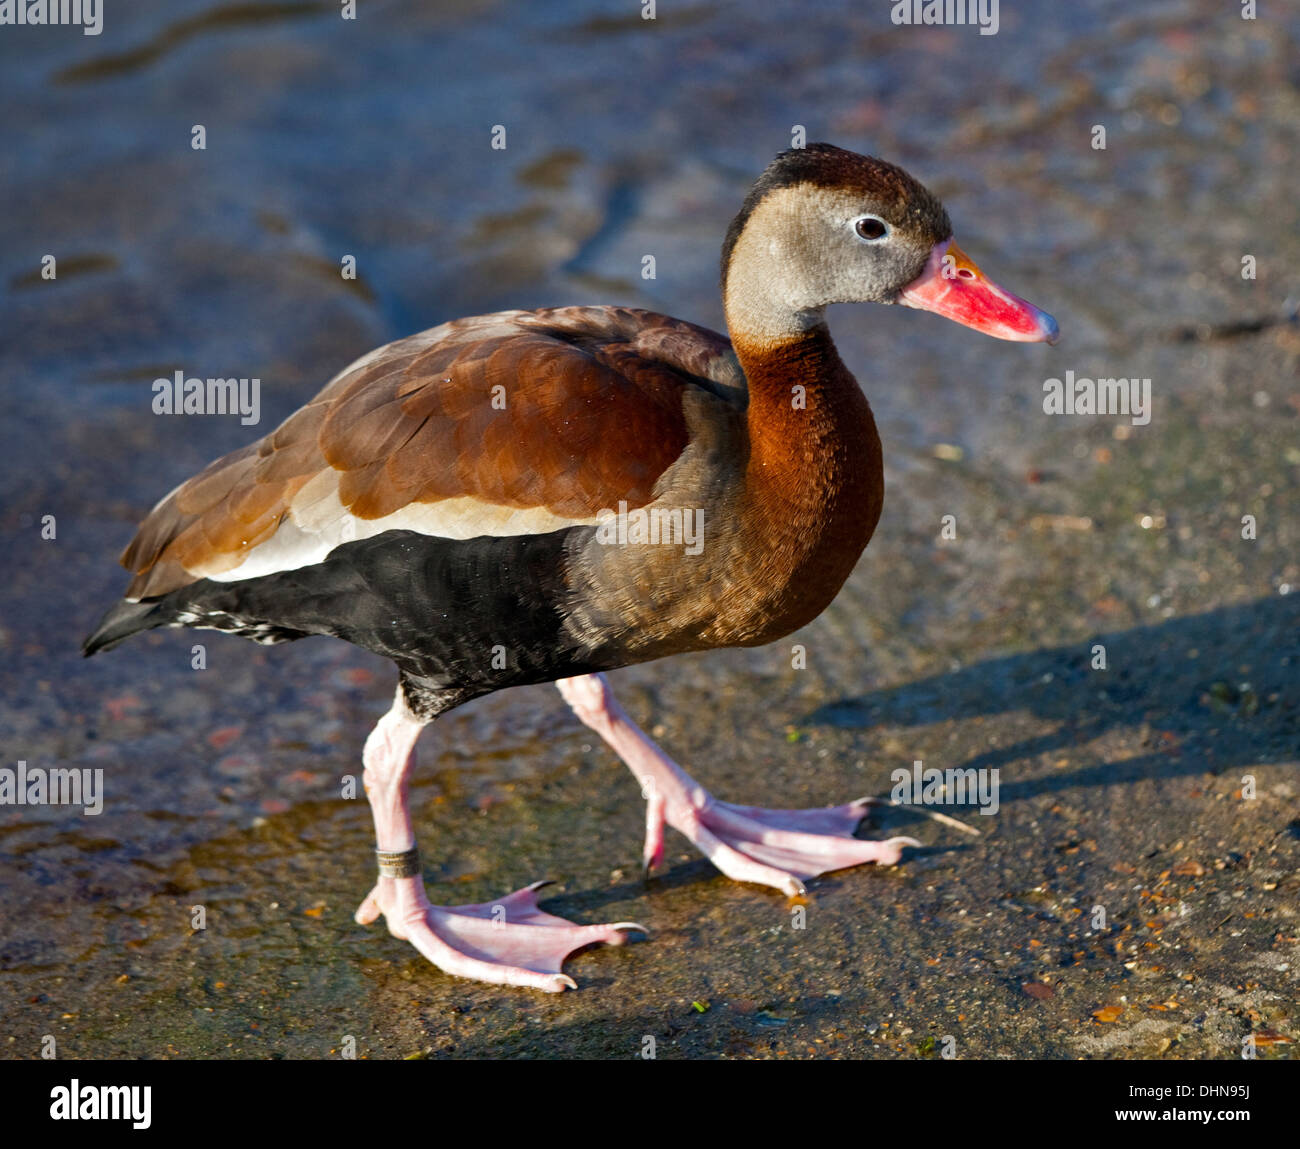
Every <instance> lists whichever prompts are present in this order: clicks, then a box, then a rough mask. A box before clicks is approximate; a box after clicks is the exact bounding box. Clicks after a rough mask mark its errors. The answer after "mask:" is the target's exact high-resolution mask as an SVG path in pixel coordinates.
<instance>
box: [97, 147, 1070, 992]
mask: <svg viewBox="0 0 1300 1149" xmlns="http://www.w3.org/2000/svg"><path fill="white" fill-rule="evenodd" d="M721 293H722V303H723V308H724V312H725V316H726V327H727V332H728V334H727V335H723V334H720V333H718V332H715V331H712V330H710V329H708V328H705V327H702V326H700V325H698V324H694V323H690V322H687V321H685V320H681V319H675V318H671V317H669V316H666V315H661V314H657V313H655V312H651V311H646V310H641V309H637V308H633V307H624V306H604V307H599V306H567V307H556V308H546V309H540V310H528V311H525V310H513V311H501V312H497V313H494V314H489V315H481V316H476V317H472V318H463V319H457V320H454V321H451V322H447V323H443V324H442V325H440V326H437V327H434V328H432V329H430V330H427V331H424V332H421V333H419V334H416V335H411V336H408V337H406V338H403V339H399V340H397V341H396V342H393V343H389V344H387V345H386V346H383V347H380V348H378V349H377V350H374V351H372V352H370V353H369V354H368V355H365V356H363V357H362V358H360V359H358V360H357V361H356V362H354V363H352V364H351V365H350V366H348V367H346V368H344V370H342V371H341V372H340V373H339V374H338V375H336V376H335V377H334V378H333V379H332V380H330V381H329V383H327V384H326V386H325V387H324V389H323V390H322V391H321V392H320V393H319V394H318V395H317V396H316V397H315V398H314V399H312V400H311V401H310V402H308V403H307V404H306V405H305V406H303V407H301V408H300V409H299V410H297V411H296V412H295V413H294V414H292V415H290V416H289V417H288V418H287V419H286V420H285V421H284V422H283V423H282V424H280V426H278V427H277V428H276V429H275V430H274V431H272V432H271V433H270V434H268V435H266V436H265V437H264V438H262V439H261V440H259V441H257V442H253V443H249V444H248V445H246V446H244V447H242V448H240V449H238V450H236V451H234V452H232V453H231V454H228V455H226V456H224V457H223V458H220V459H217V460H216V461H215V462H213V463H212V464H210V465H209V466H208V467H207V468H205V469H204V470H203V471H201V472H199V473H198V474H197V475H195V476H194V477H192V478H190V479H189V480H188V481H186V482H184V483H182V484H181V485H180V486H179V487H177V488H176V489H175V490H173V491H172V492H171V493H170V494H168V495H167V496H166V497H165V498H163V499H162V501H161V502H159V503H158V504H157V505H156V506H155V507H154V508H153V510H152V511H151V512H150V513H149V515H148V516H147V517H146V518H145V519H144V521H143V522H142V523H141V525H140V527H139V529H138V531H137V532H136V534H135V536H134V538H133V539H132V540H131V542H130V544H129V545H128V546H127V548H126V550H125V551H124V552H123V554H122V556H121V563H122V565H123V566H125V567H126V568H127V570H128V571H129V572H130V573H131V574H132V575H133V579H132V581H131V583H130V585H129V586H128V587H127V590H126V592H125V596H124V597H123V599H122V600H121V601H119V602H118V603H117V604H116V605H114V606H113V607H112V608H111V609H109V610H108V612H107V613H106V614H105V615H104V617H103V619H102V621H101V622H100V623H99V625H98V626H97V627H96V629H95V630H94V631H93V633H92V634H91V635H90V636H89V637H88V638H87V639H86V640H85V643H84V645H83V651H84V653H85V654H86V655H87V656H89V655H91V654H94V653H96V652H98V651H102V650H108V649H110V648H112V647H115V646H117V645H118V644H119V643H121V642H123V641H124V640H125V639H127V638H129V637H130V636H131V635H133V634H137V633H140V632H142V631H146V630H149V629H152V628H155V627H188V628H194V629H208V630H216V631H223V632H226V633H229V634H234V635H239V636H242V637H244V638H247V639H250V640H252V641H254V642H257V643H262V644H266V645H275V644H279V643H284V642H290V641H294V640H296V639H301V638H305V637H308V636H312V635H329V636H333V637H335V638H340V639H343V640H345V641H347V642H350V643H353V644H355V645H356V646H359V647H361V648H363V649H365V650H368V651H372V652H374V653H377V654H380V655H382V656H384V657H386V658H388V659H390V660H391V661H392V662H393V663H394V664H395V666H396V669H397V688H396V694H395V697H394V701H393V704H392V707H391V708H390V709H389V710H388V712H387V713H385V714H384V715H383V716H382V717H381V718H380V719H379V721H378V723H377V724H376V726H375V727H374V729H373V730H372V731H371V732H370V734H369V736H368V737H367V738H366V740H365V743H364V747H363V750H362V764H363V768H364V772H363V780H364V788H365V793H366V796H367V799H368V801H369V804H370V808H371V811H372V814H373V820H374V827H375V840H376V862H377V870H378V873H377V876H376V880H375V885H374V887H373V888H372V889H371V891H370V893H369V894H368V895H367V896H366V898H365V899H364V901H363V902H362V903H361V906H360V908H359V909H358V910H357V912H356V920H357V921H358V922H360V923H362V924H370V923H373V922H375V921H376V920H378V918H379V917H381V916H382V917H383V918H384V919H385V922H386V924H387V926H388V929H389V931H390V933H392V934H393V935H394V936H395V937H397V938H401V939H405V940H407V941H409V942H410V943H411V944H413V945H414V946H415V948H416V949H417V950H418V951H419V952H420V953H421V954H423V955H424V957H425V958H427V959H428V960H429V961H430V962H431V963H432V964H433V965H435V966H437V967H438V968H439V969H441V970H443V971H444V972H446V973H448V974H451V975H453V976H459V977H463V978H471V979H476V980H478V981H482V982H487V983H491V984H497V985H512V986H523V987H530V988H533V989H538V990H543V991H547V992H553V993H554V992H560V991H562V990H565V989H572V988H576V983H575V982H574V981H573V979H572V978H571V977H569V976H568V975H567V974H565V973H564V972H563V968H562V967H563V965H564V963H565V961H566V960H567V959H568V957H569V955H571V954H572V953H573V952H574V951H575V950H578V949H582V948H584V947H587V946H590V945H593V944H596V943H606V944H610V945H618V944H621V943H622V942H624V941H625V940H627V939H628V937H629V935H630V934H632V933H634V932H646V931H645V930H644V927H642V926H640V925H638V924H637V923H635V922H614V923H607V924H598V925H585V924H581V923H574V922H570V921H567V920H565V919H563V918H560V917H557V916H554V915H552V914H549V913H546V912H545V911H544V910H542V909H541V908H539V905H538V902H537V893H538V890H539V889H540V888H541V886H543V885H544V884H545V883H542V882H538V883H534V884H533V885H530V886H527V887H524V888H523V889H519V890H515V891H514V892H513V893H510V894H508V895H506V896H504V897H501V898H499V899H497V900H496V901H494V902H488V903H481V904H475V905H460V906H456V905H439V904H435V903H433V902H431V901H430V899H429V896H428V893H427V890H426V887H425V883H424V880H423V876H422V868H421V863H420V855H419V850H418V846H417V843H416V834H415V828H414V824H413V821H412V817H411V812H410V808H409V802H408V787H409V781H410V777H411V771H412V767H413V763H414V757H415V755H414V751H415V746H416V742H417V739H418V738H419V737H420V735H421V733H422V732H423V731H424V730H425V728H426V727H427V726H429V725H430V724H431V723H433V721H434V720H435V719H437V718H439V717H440V716H441V715H444V714H446V713H447V712H448V711H450V710H452V709H454V708H456V707H458V706H462V705H464V704H465V703H467V702H469V701H471V700H472V699H475V698H480V697H482V696H484V695H487V694H491V693H493V692H495V691H499V690H504V689H506V688H508V687H513V686H522V685H526V684H535V683H548V682H554V683H555V685H556V686H557V688H558V690H559V692H560V694H561V695H562V697H563V698H564V700H565V701H566V702H567V703H568V705H569V706H570V707H571V708H572V710H573V712H574V714H575V715H576V716H577V718H578V719H579V720H580V721H581V722H582V723H583V724H585V725H586V726H587V727H588V728H590V729H591V730H592V731H594V732H595V733H596V734H598V735H599V736H600V738H601V739H602V740H603V741H604V742H605V743H606V744H607V745H608V746H609V747H610V748H611V749H612V750H613V751H614V752H615V753H616V754H617V755H618V756H619V757H620V758H621V759H622V760H623V761H624V762H625V763H626V764H627V765H628V767H629V768H630V769H631V771H632V773H633V775H634V776H635V778H636V780H637V781H638V782H639V784H640V787H641V796H642V798H643V799H644V800H645V804H646V805H645V811H646V832H645V842H644V849H643V861H644V864H645V867H646V872H647V874H649V873H650V872H651V871H652V870H653V869H654V867H656V866H658V865H659V864H660V863H661V862H662V860H663V856H664V848H665V847H664V835H665V827H671V828H672V829H674V830H675V831H677V832H678V833H679V834H681V835H683V836H684V837H685V838H686V839H687V840H688V841H689V842H690V843H691V844H692V845H693V846H694V847H695V848H697V849H698V850H699V851H701V852H702V853H703V854H704V855H705V856H706V857H707V858H708V859H709V860H710V861H711V862H712V863H713V865H714V866H716V867H717V868H718V869H719V870H720V871H722V873H723V874H725V875H727V876H728V877H730V878H732V879H735V880H737V881H741V882H749V883H756V884H758V885H761V886H767V887H771V888H774V889H776V890H780V891H782V892H784V893H785V894H787V895H790V896H797V895H801V894H803V893H804V892H805V889H806V887H805V885H804V883H805V882H806V881H808V880H810V879H812V878H814V877H817V876H819V875H821V874H824V873H827V872H830V871H833V870H840V869H845V868H848V867H852V866H857V865H861V864H865V863H875V864H880V865H894V864H897V863H898V862H899V861H900V860H901V858H902V851H903V850H904V849H905V848H907V847H916V846H918V845H919V843H917V842H916V841H915V840H914V839H911V838H906V837H895V838H890V839H887V840H883V841H880V840H866V839H859V838H857V837H855V836H854V832H855V830H856V829H857V827H858V825H859V823H860V822H861V821H862V819H863V817H864V815H865V813H866V812H867V808H868V803H869V801H870V800H869V799H859V800H858V801H855V802H848V803H845V804H841V805H838V806H828V807H824V808H815V809H805V810H779V809H766V808H763V807H757V806H741V805H735V804H732V803H730V802H725V801H722V800H721V799H718V798H716V797H714V796H713V795H712V794H711V793H709V791H708V790H706V789H705V787H703V786H702V785H700V783H699V782H697V781H696V780H695V779H694V778H692V777H691V776H690V774H689V773H688V772H687V771H686V770H685V769H684V768H683V767H682V766H680V765H678V764H677V763H676V762H674V761H673V759H672V758H671V757H669V755H668V754H667V753H666V752H665V751H664V750H662V749H661V748H660V747H659V746H658V745H657V744H656V743H655V742H654V741H652V740H651V739H650V738H649V737H648V736H647V735H646V733H645V732H644V731H643V730H642V729H641V728H640V727H639V726H638V725H637V724H636V723H635V722H634V721H633V720H632V718H631V717H629V715H628V714H627V712H626V711H625V710H624V709H623V708H622V706H621V705H620V704H619V702H618V700H617V699H616V698H615V697H614V694H613V692H612V690H611V687H610V683H609V680H608V677H607V674H608V672H610V671H613V670H616V669H619V668H622V667H627V666H631V665H634V664H638V663H643V662H649V661H652V660H657V659H661V658H666V657H668V656H670V655H676V654H682V653H685V652H689V651H702V650H717V649H723V648H728V647H754V646H760V645H763V644H767V643H771V642H774V641H775V640H777V639H779V638H782V637H784V636H785V635H788V634H790V633H792V632H794V631H795V630H798V629H799V628H800V627H802V626H805V625H806V624H807V623H809V622H811V621H812V620H813V619H815V618H816V617H817V616H818V615H819V614H820V613H821V612H822V611H823V610H824V609H825V608H826V607H827V605H828V604H829V603H830V602H831V601H832V600H833V599H834V598H835V596H836V594H837V593H838V591H839V590H840V588H841V587H842V586H843V584H844V582H845V580H846V579H847V578H848V577H849V574H850V573H851V572H852V570H853V568H854V566H855V564H856V563H857V561H858V559H859V557H860V556H861V554H862V552H863V550H864V548H865V547H866V546H867V543H868V542H869V541H870V539H871V537H872V533H873V532H874V530H875V528H876V524H877V521H878V520H879V517H880V512H881V506H882V502H883V498H884V474H883V463H882V448H881V442H880V436H879V434H878V432H877V429H876V424H875V421H874V419H873V417H872V411H871V406H870V404H869V403H868V401H867V398H866V396H865V394H864V392H863V390H862V388H861V387H860V386H859V384H858V382H857V381H856V380H855V378H854V376H853V375H852V374H851V373H850V371H849V369H848V368H847V367H846V366H845V364H844V363H843V361H842V360H841V359H840V357H839V355H838V353H837V351H836V347H835V343H834V342H833V340H832V338H831V335H830V331H829V329H828V327H827V322H826V309H827V308H828V307H829V306H830V305H831V304H834V303H876V304H884V305H902V306H904V307H910V308H917V309H921V310H924V311H930V312H933V313H935V314H937V315H941V316H944V317H945V318H947V319H950V320H953V321H955V322H957V323H959V324H962V325H964V326H966V327H969V328H972V329H974V330H976V331H979V332H983V333H984V334H986V335H990V336H993V337H995V338H998V339H1003V340H1011V341H1019V342H1047V343H1052V342H1055V340H1056V338H1057V335H1058V326H1057V323H1056V321H1055V319H1053V318H1052V317H1051V316H1050V315H1048V314H1047V313H1046V312H1044V311H1041V310H1039V309H1038V308H1036V307H1034V306H1033V305H1032V304H1029V303H1027V302H1025V301H1024V300H1023V299H1020V298H1018V297H1017V296H1015V295H1012V294H1011V293H1010V292H1008V291H1006V290H1004V289H1003V288H1001V287H999V286H998V285H997V284H996V283H994V282H993V281H992V280H991V279H989V278H988V277H987V276H986V275H985V274H984V273H983V272H982V271H981V270H980V269H979V267H977V266H976V264H975V263H974V262H973V261H972V260H971V259H970V258H969V257H968V256H967V255H966V254H965V253H964V252H963V251H962V250H961V248H960V247H958V246H957V244H956V243H955V242H954V240H953V230H952V226H951V224H950V222H949V217H948V214H947V211H946V210H945V208H944V206H943V204H942V203H941V202H940V201H939V199H938V198H937V197H936V196H935V195H933V194H932V193H931V192H930V191H928V190H927V189H926V188H925V187H924V186H923V185H922V184H921V183H920V182H918V181H917V180H916V179H915V178H913V177H912V176H911V175H909V174H908V173H907V172H906V171H904V170H903V169H902V168H900V167H898V166H896V165H894V164H891V163H889V162H887V161H885V160H881V159H877V158H874V157H871V156H867V155H861V154H858V153H855V152H852V151H848V150H845V149H842V148H839V147H836V146H834V145H831V144H826V143H812V144H808V145H806V146H805V147H802V148H795V149H790V150H787V151H783V152H781V153H780V154H779V155H777V156H776V157H775V159H773V160H772V162H771V163H770V164H769V165H768V167H767V168H766V170H765V171H763V173H762V174H761V175H760V176H759V177H758V179H757V180H756V182H755V183H754V184H753V186H752V188H751V189H750V191H749V193H748V195H747V196H746V197H745V200H744V202H743V204H742V205H741V208H740V211H739V212H738V213H737V214H736V216H735V218H734V219H733V220H732V221H731V225H730V227H729V228H728V229H727V231H726V235H725V239H724V241H723V244H722V259H721Z"/></svg>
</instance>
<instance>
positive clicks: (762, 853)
mask: <svg viewBox="0 0 1300 1149" xmlns="http://www.w3.org/2000/svg"><path fill="white" fill-rule="evenodd" d="M555 685H556V686H557V687H559V690H560V693H561V694H563V695H564V698H565V701H567V702H568V704H569V705H570V706H571V707H573V712H574V713H575V714H576V715H577V716H578V717H579V718H580V719H581V720H582V721H583V722H584V723H585V724H586V725H587V726H589V727H591V729H592V730H594V731H595V732H596V733H597V734H599V735H600V736H601V737H602V738H603V739H604V740H605V741H606V742H608V743H609V745H610V747H611V748H612V749H613V750H614V752H615V753H616V754H617V755H618V756H619V757H620V758H622V759H623V761H624V762H626V763H627V765H628V766H629V767H630V768H631V770H632V773H633V774H634V775H636V778H637V780H638V781H639V782H640V783H641V796H642V797H643V798H645V799H646V842H645V865H646V870H647V872H648V871H649V870H650V869H651V868H652V867H654V866H655V865H657V864H658V863H659V862H660V861H662V860H663V850H664V846H663V828H664V823H665V822H666V823H667V824H668V825H670V826H672V827H673V829H674V830H677V831H679V832H680V833H682V834H684V835H685V836H686V837H687V838H689V839H690V840H691V841H692V842H693V843H694V844H695V845H696V846H698V847H699V848H700V850H702V851H703V852H704V854H705V855H706V856H707V857H708V858H709V860H710V861H711V862H712V863H713V864H714V865H715V866H717V867H718V869H720V870H721V871H722V872H723V873H724V874H726V875H727V876H728V877H731V878H735V879H736V880H737V881H741V882H756V883H758V884H759V885H764V886H775V887H776V888H777V889H778V890H783V891H785V893H787V894H790V895H792V896H793V895H795V894H801V893H803V892H804V885H803V881H802V880H801V879H804V878H815V877H816V876H817V875H818V874H825V873H829V872H830V871H831V870H842V869H844V868H845V867H847V866H857V865H861V864H862V863H864V862H878V863H880V864H881V865H887V866H892V865H894V864H895V863H896V862H897V861H898V859H899V857H900V856H901V855H902V847H903V846H919V845H920V843H919V842H918V841H916V839H914V838H889V839H887V840H886V841H883V842H864V841H861V840H860V839H857V838H854V837H853V831H854V830H855V829H856V828H857V825H858V823H859V822H860V821H862V818H863V815H865V814H866V812H867V808H868V807H869V806H870V805H871V804H872V803H871V801H870V799H866V798H859V799H858V800H857V801H856V802H850V803H848V804H847V805H845V806H829V807H826V808H825V809H820V810H764V809H761V808H759V807H757V806H733V805H731V804H730V803H729V802H719V801H718V799H716V798H714V797H713V796H712V795H711V794H709V793H708V791H706V790H705V789H704V787H703V786H701V785H700V784H699V783H698V782H696V781H695V780H694V779H692V778H691V777H690V775H689V774H687V773H686V771H684V770H683V769H682V768H681V767H680V766H678V765H677V763H676V762H674V761H673V760H672V759H671V758H669V757H668V755H667V754H665V753H664V752H663V751H662V750H660V749H659V747H658V746H656V745H655V744H654V743H653V742H652V741H651V740H650V739H649V738H648V737H647V736H646V734H645V733H644V732H643V731H642V730H641V728H640V727H639V726H637V724H636V723H635V722H633V721H632V720H631V719H630V718H629V717H628V716H627V713H626V712H625V711H624V710H623V708H622V707H621V706H620V705H619V704H618V702H617V700H616V699H615V698H614V695H613V692H612V691H611V690H610V688H609V683H608V682H606V681H605V676H604V675H603V674H584V675H582V676H581V677H579V678H565V679H562V680H560V681H559V682H557V683H556V684H555Z"/></svg>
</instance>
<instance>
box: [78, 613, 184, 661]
mask: <svg viewBox="0 0 1300 1149" xmlns="http://www.w3.org/2000/svg"><path fill="white" fill-rule="evenodd" d="M158 606H159V604H158V603H157V602H128V601H127V600H126V599H123V600H122V601H121V602H119V603H117V604H116V605H115V606H113V607H112V608H111V609H110V610H109V612H108V613H107V614H106V615H104V617H103V618H101V619H100V620H99V625H98V626H97V627H95V630H94V632H93V633H92V634H91V635H90V637H89V638H87V639H86V641H85V642H83V643H82V644H81V653H82V654H84V655H85V656H86V657H87V658H89V657H90V656H91V655H92V654H95V653H97V652H98V651H101V650H112V649H113V647H115V646H116V645H117V644H118V643H119V642H122V641H123V640H124V639H127V638H130V637H131V635H133V634H136V633H138V632H139V631H142V630H150V629H152V628H153V627H155V626H162V625H163V624H164V623H165V621H166V618H165V615H164V612H162V611H160V610H159V609H158Z"/></svg>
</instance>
